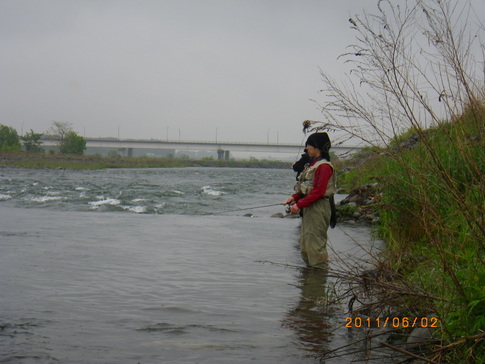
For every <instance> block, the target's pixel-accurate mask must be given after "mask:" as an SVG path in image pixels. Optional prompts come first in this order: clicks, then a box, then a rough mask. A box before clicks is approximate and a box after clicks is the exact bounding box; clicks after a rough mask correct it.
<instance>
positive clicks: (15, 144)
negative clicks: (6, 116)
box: [0, 124, 21, 152]
mask: <svg viewBox="0 0 485 364" xmlns="http://www.w3.org/2000/svg"><path fill="white" fill-rule="evenodd" d="M20 150H21V145H20V139H19V135H18V134H17V131H16V130H15V129H14V128H12V127H11V126H6V125H3V124H0V151H1V152H19V151H20Z"/></svg>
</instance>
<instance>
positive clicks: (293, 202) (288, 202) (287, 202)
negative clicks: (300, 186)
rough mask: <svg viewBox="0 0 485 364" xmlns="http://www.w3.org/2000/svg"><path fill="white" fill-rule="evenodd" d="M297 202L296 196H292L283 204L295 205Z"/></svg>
mask: <svg viewBox="0 0 485 364" xmlns="http://www.w3.org/2000/svg"><path fill="white" fill-rule="evenodd" d="M295 203H296V201H295V198H294V197H293V196H291V197H290V198H289V199H288V200H286V202H285V203H284V204H283V205H294V204H295Z"/></svg>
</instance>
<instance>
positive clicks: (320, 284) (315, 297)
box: [283, 267, 331, 357]
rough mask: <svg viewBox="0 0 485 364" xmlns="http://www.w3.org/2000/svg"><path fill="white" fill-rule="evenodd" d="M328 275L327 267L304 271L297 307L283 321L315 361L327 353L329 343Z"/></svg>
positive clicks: (305, 269) (300, 281)
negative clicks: (317, 357) (315, 358)
mask: <svg viewBox="0 0 485 364" xmlns="http://www.w3.org/2000/svg"><path fill="white" fill-rule="evenodd" d="M327 275H328V267H326V268H323V269H322V268H302V269H301V273H300V276H299V279H298V283H297V286H298V288H299V289H300V290H301V292H300V297H299V302H298V305H297V306H296V307H294V308H292V309H291V310H290V311H289V312H288V313H287V314H286V316H285V318H284V320H283V326H284V327H288V328H290V329H292V330H294V331H295V333H296V335H297V337H298V341H299V344H300V345H302V346H303V348H304V349H305V350H306V351H308V352H309V355H311V356H314V357H316V356H319V355H321V354H322V353H324V352H326V351H327V350H328V348H329V347H328V344H327V343H329V342H330V335H331V327H330V325H329V323H328V315H327V314H328V308H329V300H328V295H327V292H328V289H327ZM310 353H311V354H310Z"/></svg>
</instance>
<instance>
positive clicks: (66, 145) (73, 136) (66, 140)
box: [46, 121, 86, 154]
mask: <svg viewBox="0 0 485 364" xmlns="http://www.w3.org/2000/svg"><path fill="white" fill-rule="evenodd" d="M46 133H47V135H49V136H50V137H51V138H54V139H56V140H57V141H58V146H59V151H60V152H61V153H64V154H83V153H84V151H85V150H86V140H85V139H84V138H83V137H82V136H80V135H78V134H77V133H76V132H75V131H74V130H73V129H72V124H71V123H68V122H65V121H53V122H52V125H51V127H50V128H49V129H48V130H47V132H46Z"/></svg>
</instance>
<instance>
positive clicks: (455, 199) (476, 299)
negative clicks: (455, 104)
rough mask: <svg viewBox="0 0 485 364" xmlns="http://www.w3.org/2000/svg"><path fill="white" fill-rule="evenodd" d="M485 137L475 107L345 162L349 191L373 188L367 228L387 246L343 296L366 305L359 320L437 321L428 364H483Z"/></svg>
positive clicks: (484, 112)
mask: <svg viewBox="0 0 485 364" xmlns="http://www.w3.org/2000/svg"><path fill="white" fill-rule="evenodd" d="M484 136H485V107H483V106H480V107H479V108H477V109H468V110H467V111H466V112H465V113H464V114H463V115H461V116H460V117H458V118H456V119H454V120H450V121H449V122H447V123H442V124H441V125H440V126H439V127H436V128H432V129H428V130H425V131H424V130H420V131H416V130H410V131H409V132H407V133H405V134H403V135H402V136H400V137H399V138H397V139H396V140H395V142H394V143H392V144H391V145H390V146H389V148H386V149H378V148H368V149H366V150H364V151H362V152H361V153H360V155H356V156H355V157H354V158H353V159H351V160H349V161H347V162H346V163H345V164H343V165H341V167H343V168H344V170H345V172H343V173H341V174H340V175H339V183H340V184H341V185H343V186H344V187H345V188H346V189H348V190H353V189H359V188H361V186H369V185H371V186H373V187H374V189H373V194H374V196H376V202H375V203H373V204H372V205H370V206H367V208H368V209H370V210H371V212H372V214H373V215H378V216H379V223H378V224H375V225H373V230H374V233H375V234H376V236H377V237H379V238H381V239H383V240H384V241H385V242H386V250H385V251H384V252H383V253H382V254H380V255H379V256H376V257H375V259H376V261H375V262H374V264H375V267H376V269H375V270H373V271H370V273H371V274H370V275H369V274H368V273H369V271H367V272H364V274H361V273H359V274H357V275H355V276H347V278H346V279H347V280H348V281H352V285H353V287H354V288H353V290H352V294H351V295H349V297H350V296H352V297H353V298H354V299H355V298H357V299H359V300H361V301H362V302H365V303H363V307H361V308H360V311H359V314H360V315H361V314H362V312H365V313H366V314H367V315H369V316H371V317H374V318H375V317H379V315H381V316H382V315H383V314H384V313H385V312H399V314H400V316H402V317H428V316H430V315H432V316H434V317H438V318H439V323H440V326H439V328H437V329H436V330H435V332H434V333H433V335H432V337H429V338H428V339H431V341H430V342H431V343H433V346H431V347H428V351H426V353H427V356H428V357H429V358H430V362H439V361H443V362H470V363H472V362H476V363H481V362H484V361H485V351H484V347H485V344H484V341H485V333H484V331H483V330H484V328H485V245H484V244H485V222H484V216H485V179H484V173H485V145H484V144H485V143H484ZM339 211H341V214H344V213H345V211H350V213H353V212H355V209H348V208H347V209H346V210H345V205H343V206H342V207H339ZM342 211H344V212H342ZM345 274H348V273H345ZM362 283H363V284H364V285H365V290H364V289H363V288H362ZM364 291H365V292H364ZM370 291H371V292H372V294H374V295H375V296H374V297H372V298H371V299H369V292H370ZM402 330H403V332H407V333H408V334H409V333H410V332H411V331H412V328H411V327H408V328H402ZM421 349H423V348H421Z"/></svg>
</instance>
